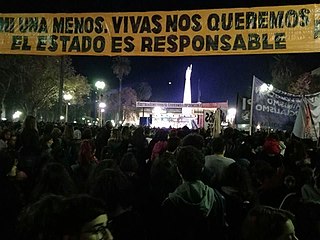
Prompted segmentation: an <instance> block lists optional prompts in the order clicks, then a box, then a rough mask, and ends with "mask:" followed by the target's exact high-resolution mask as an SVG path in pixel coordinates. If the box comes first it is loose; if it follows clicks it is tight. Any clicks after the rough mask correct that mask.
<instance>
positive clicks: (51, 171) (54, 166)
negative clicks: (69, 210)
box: [33, 162, 75, 200]
mask: <svg viewBox="0 0 320 240" xmlns="http://www.w3.org/2000/svg"><path fill="white" fill-rule="evenodd" d="M74 193H75V186H74V182H73V180H72V178H71V177H70V175H69V173H68V171H67V170H66V168H65V167H64V166H63V165H62V164H60V163H56V162H51V163H47V164H46V165H45V166H44V167H43V168H42V170H41V174H40V178H39V181H38V183H37V185H36V186H35V188H34V192H33V200H39V198H40V197H41V196H42V195H45V194H58V195H63V196H69V195H72V194H74Z"/></svg>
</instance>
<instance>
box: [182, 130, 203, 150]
mask: <svg viewBox="0 0 320 240" xmlns="http://www.w3.org/2000/svg"><path fill="white" fill-rule="evenodd" d="M181 145H182V146H193V147H195V148H197V149H199V150H202V148H203V147H204V139H203V137H202V136H201V135H200V134H196V133H191V134H188V135H187V136H185V137H184V138H183V139H182V142H181Z"/></svg>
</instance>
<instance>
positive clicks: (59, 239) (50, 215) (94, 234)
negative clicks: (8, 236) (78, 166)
mask: <svg viewBox="0 0 320 240" xmlns="http://www.w3.org/2000/svg"><path fill="white" fill-rule="evenodd" d="M107 221H108V217H107V215H106V213H105V206H104V204H103V202H101V201H100V200H98V199H95V198H93V197H90V196H88V195H76V196H74V197H69V198H64V197H62V196H58V195H48V196H45V197H43V198H41V199H40V200H39V201H37V202H35V203H33V204H31V205H29V206H28V207H27V208H26V209H25V210H24V211H23V212H22V214H21V216H20V218H19V224H18V238H17V239H18V240H30V239H32V240H91V239H104V240H111V239H113V238H112V235H111V233H110V231H109V230H108V228H107Z"/></svg>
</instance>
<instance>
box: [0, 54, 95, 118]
mask: <svg viewBox="0 0 320 240" xmlns="http://www.w3.org/2000/svg"><path fill="white" fill-rule="evenodd" d="M62 59H63V62H62V64H63V67H62V68H61V60H62ZM1 60H3V61H1V62H0V69H4V68H6V67H7V65H8V62H9V63H10V64H9V67H7V72H8V73H7V75H9V76H10V78H12V84H11V86H10V89H9V90H8V94H7V95H6V96H4V95H2V96H3V97H5V102H8V103H10V105H9V104H7V105H8V107H10V108H11V109H13V108H18V107H19V106H20V107H19V108H22V109H23V111H24V112H25V113H26V114H34V115H36V113H37V112H38V111H41V110H42V111H48V110H50V109H52V108H53V106H55V105H56V103H57V102H58V95H59V86H60V85H59V82H60V76H61V75H60V74H61V69H63V76H64V80H65V83H66V84H65V87H64V90H65V91H72V92H74V93H75V98H74V99H75V102H77V103H82V102H81V101H80V100H81V98H82V97H83V96H84V95H87V94H88V92H89V89H90V88H89V85H88V83H87V82H86V79H85V78H84V77H82V76H80V75H76V73H75V70H74V69H73V67H72V61H71V58H69V57H64V58H60V57H49V56H14V55H11V56H10V55H9V56H2V59H1ZM7 79H8V78H7V77H6V76H5V75H2V76H1V77H0V85H1V84H4V83H6V82H7ZM51 112H52V111H51Z"/></svg>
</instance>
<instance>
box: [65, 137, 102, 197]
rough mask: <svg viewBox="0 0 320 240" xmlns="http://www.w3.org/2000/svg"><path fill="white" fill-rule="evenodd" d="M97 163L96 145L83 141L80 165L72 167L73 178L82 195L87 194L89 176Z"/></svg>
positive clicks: (79, 159)
mask: <svg viewBox="0 0 320 240" xmlns="http://www.w3.org/2000/svg"><path fill="white" fill-rule="evenodd" d="M97 163H98V161H97V159H96V157H95V146H94V143H93V142H92V141H90V140H83V141H82V143H81V145H80V149H79V158H78V163H76V164H74V165H72V166H71V169H72V176H73V179H74V182H75V184H76V186H77V188H78V191H79V192H80V193H83V192H85V189H86V185H87V181H88V179H89V176H90V175H91V173H92V171H93V170H94V168H95V166H96V165H97Z"/></svg>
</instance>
